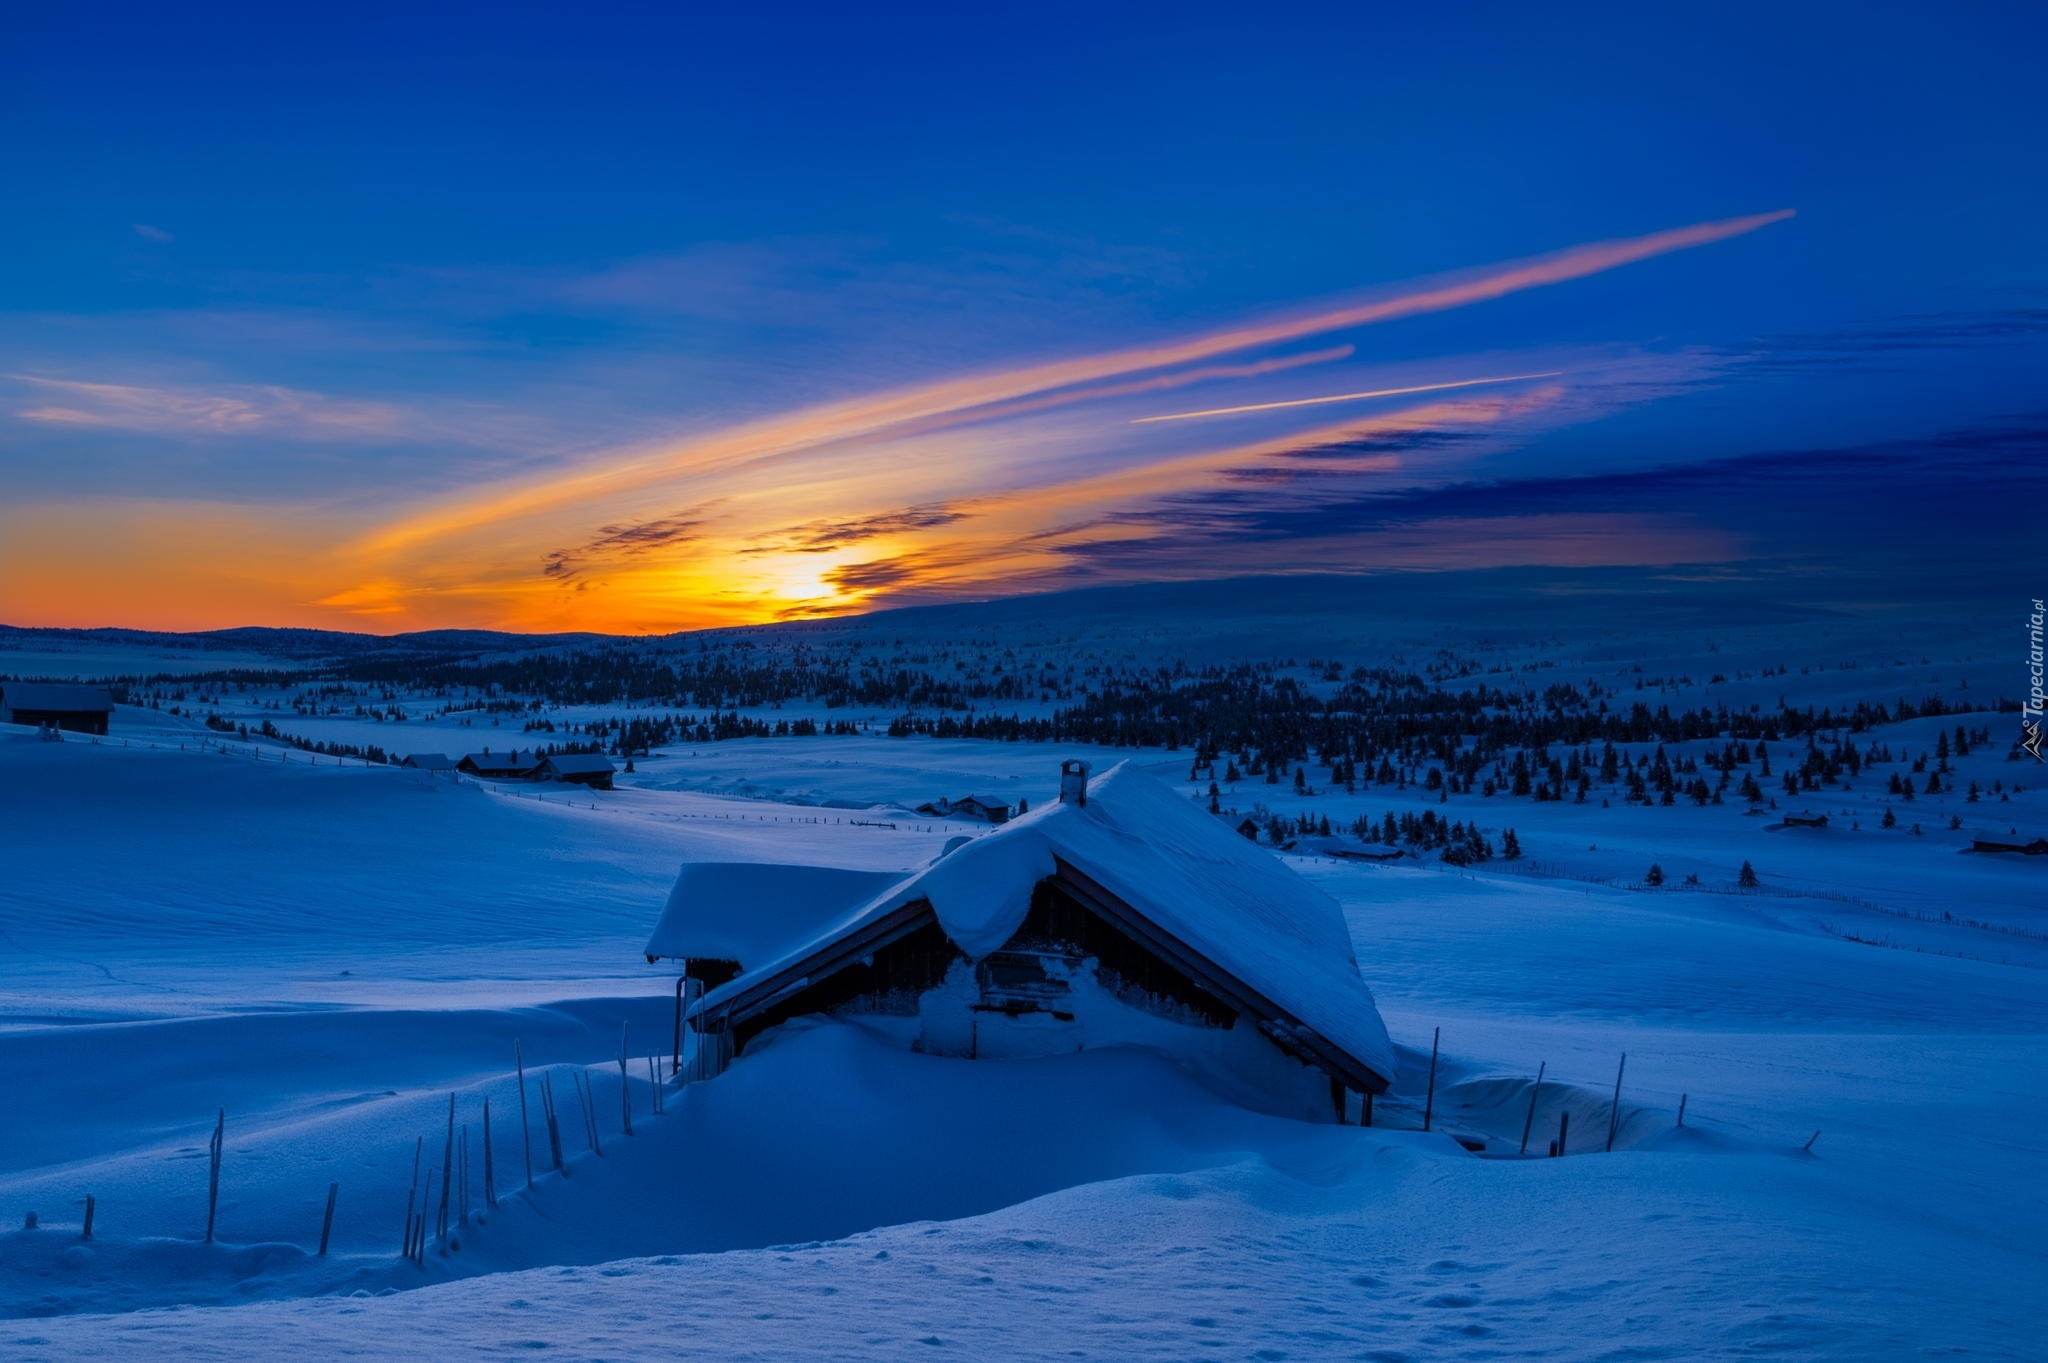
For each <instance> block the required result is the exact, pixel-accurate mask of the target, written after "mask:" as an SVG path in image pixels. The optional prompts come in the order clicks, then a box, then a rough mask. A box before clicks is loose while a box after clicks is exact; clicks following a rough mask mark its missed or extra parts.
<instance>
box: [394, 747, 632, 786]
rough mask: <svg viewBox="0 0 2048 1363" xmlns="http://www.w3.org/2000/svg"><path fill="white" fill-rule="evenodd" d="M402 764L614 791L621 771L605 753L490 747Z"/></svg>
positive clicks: (410, 758)
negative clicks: (614, 781) (615, 776)
mask: <svg viewBox="0 0 2048 1363" xmlns="http://www.w3.org/2000/svg"><path fill="white" fill-rule="evenodd" d="M398 765H399V766H401V767H412V768H414V769H416V770H419V771H459V772H462V773H463V774H464V775H467V776H480V777H482V778H484V779H485V780H487V781H561V782H565V783H567V784H569V785H574V786H588V787H590V788H591V789H592V790H610V789H611V788H612V776H613V774H614V773H615V772H617V771H618V768H617V767H615V766H613V765H612V762H611V759H610V758H608V757H605V756H604V755H602V754H601V753H566V752H563V753H549V754H547V755H545V756H543V755H541V754H540V753H536V752H520V751H518V750H516V749H515V750H513V751H512V752H501V753H494V752H492V751H491V750H490V749H489V748H485V749H484V750H483V751H482V752H473V753H468V754H465V755H464V756H462V757H461V758H453V757H449V756H447V755H446V754H444V753H437V752H416V753H411V754H409V755H407V756H405V757H402V758H400V759H399V760H398Z"/></svg>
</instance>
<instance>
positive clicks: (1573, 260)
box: [362, 209, 1792, 553]
mask: <svg viewBox="0 0 2048 1363" xmlns="http://www.w3.org/2000/svg"><path fill="white" fill-rule="evenodd" d="M1791 216H1792V211H1791V210H1789V209H1787V210H1782V211H1779V212H1775V213H1760V214H1755V215H1752V216H1749V217H1742V218H1729V219H1726V220H1723V221H1720V222H1709V223H1700V224H1696V225H1694V226H1690V227H1680V228H1674V229H1671V230H1669V231H1664V232H1653V233H1650V234H1649V235H1647V236H1641V237H1631V238H1627V239H1623V240H1618V241H1605V242H1594V243H1590V244H1587V245H1583V246H1575V247H1572V248H1570V249H1568V250H1564V251H1559V252H1555V253H1553V254H1550V255H1545V256H1539V257H1536V258H1534V259H1530V260H1524V261H1518V262H1514V263H1511V264H1506V265H1497V266H1493V267H1490V268H1487V269H1482V270H1477V271H1473V272H1470V273H1468V274H1467V275H1465V276H1462V277H1459V278H1455V279H1451V280H1446V281H1443V282H1439V283H1435V284H1431V285H1426V286H1423V287H1420V288H1411V289H1408V290H1405V291H1400V292H1395V293H1392V294H1390V295H1386V296H1382V297H1377V298H1373V299H1371V300H1368V301H1364V302H1358V303H1352V304H1346V305H1343V306H1339V307H1326V308H1322V309H1317V310H1314V311H1309V312H1300V313H1293V314H1288V315H1283V316H1279V317H1275V318H1271V319H1268V320H1266V321H1261V322H1254V323H1249V324H1246V325H1244V326H1239V327H1233V328H1228V329H1225V330H1222V331H1214V332H1208V333H1205V334H1203V335H1199V336H1193V337H1188V338H1186V339H1183V340H1179V341H1172V342H1166V343H1161V344H1154V345H1146V346H1133V347H1127V348H1124V349H1120V350H1114V351H1107V352H1103V353H1100V354H1095V355H1084V356H1079V357H1076V358H1073V359H1067V360H1057V361H1052V362H1050V363H1043V364H1035V365H1025V366H1021V367H1018V368H1013V369H1007V370H1000V371H995V372H992V373H984V374H977V375H972V376H968V377H964V378H959V379H951V380H945V381H942V382H938V383H930V384H921V385H917V386H915V387H911V388H906V389H899V390H897V391H895V392H891V393H884V394H880V395H877V396H875V397H870V398H862V399H857V400H854V401H850V402H840V403H831V404H827V405H824V406H819V407H813V408H809V409H806V410H804V411H800V412H796V413H793V414H790V415H787V416H778V417H773V418H769V419H767V420H763V421H756V422H750V423H747V424H745V425H742V426H737V427H733V428H731V429H728V430H725V431H722V432H718V433H715V434H712V435H708V436H703V437H700V438H697V439H693V440H688V441H684V442H682V443H680V444H673V445H665V446H659V447H656V448H653V449H650V450H645V451H643V452H641V453H638V454H632V455H627V456H623V457H614V458H611V459H607V460H604V461H602V462H597V463H593V464H591V465H589V466H587V467H585V468H582V469H578V470H576V471H574V472H571V473H567V474H562V475H558V476H555V477H552V478H547V479H542V480H539V481H535V482H526V483H520V484H516V485H511V486H504V487H500V488H498V489H496V490H493V491H489V492H486V493H483V494H481V495H475V496H468V497H464V498H461V499H459V500H456V501H454V502H451V503H448V504H446V505H443V506H440V507H436V508H432V509H429V510H425V511H421V512H417V513H414V514H413V515H410V516H406V517H404V518H402V519H400V520H398V521H395V522H393V523H391V524H389V525H386V526H384V527H383V528H382V529H380V530H378V531H376V532H375V533H373V534H372V535H370V536H369V537H367V538H366V539H365V541H364V542H363V544H362V548H363V549H365V550H366V551H368V552H371V553H387V552H391V551H395V550H399V549H404V548H406V547H409V546H412V545H416V544H419V543H421V542H423V541H426V540H431V539H433V538H435V537H438V536H442V535H448V534H453V533H456V532H459V531H463V530H471V529H475V528H477V527H480V526H484V525H489V524H492V523H494V522H498V521H503V520H507V519H511V518H516V517H521V516H527V515H531V514H533V513H536V512H540V511H544V510H548V509H551V508H556V507H561V506H565V505H571V504H575V503H579V502H584V501H591V500H595V499H599V498H602V497H606V496H610V495H616V494H620V493H624V492H628V491H632V490H635V489H639V488H644V487H647V486H649V485H653V484H658V483H665V482H669V481H672V480H675V479H678V478H684V477H691V476H697V477H701V476H704V475H707V474H711V473H715V472H722V471H730V470H733V469H736V468H741V467H745V466H747V465H749V464H751V463H754V462H756V461H759V460H762V459H767V458H773V457H776V456H783V455H789V454H792V453H796V452H799V451H803V450H807V449H816V448H818V447H820V446H824V445H828V444H833V443H836V442H842V441H850V440H856V439H861V438H864V437H870V436H875V435H878V434H881V433H883V432H886V431H889V430H891V429H892V428H894V427H898V426H901V425H903V424H905V423H911V422H917V421H927V420H930V419H932V418H934V417H938V416H942V415H947V414H952V413H959V412H964V411H967V410H969V409H972V408H977V407H987V406H990V405H992V404H996V403H1002V402H1008V401H1013V400H1016V399H1019V398H1025V397H1028V396H1030V395H1033V394H1045V393H1050V392H1052V391H1054V390H1057V389H1061V388H1068V387H1073V386H1076V385H1080V384H1086V383H1091V382H1096V381H1099V380H1102V379H1107V378H1113V377H1116V376H1119V375H1125V374H1136V373H1142V372H1145V371H1148V370H1158V369H1168V368H1173V367H1175V366H1179V365H1185V364H1193V363H1197V362H1199V361H1202V360H1207V359H1212V358H1214V357H1216V356H1219V355H1226V354H1230V353H1231V352H1234V351H1240V350H1250V349H1254V348H1258V347H1262V346H1270V345H1277V344H1281V343H1284V342H1287V341H1292V340H1298V339H1300V338H1301V337H1304V336H1312V335H1316V334H1319V333H1323V332H1330V331H1337V330H1342V329H1346V328H1351V327H1360V326H1368V325H1372V324H1375V323H1379V322H1386V321H1391V320H1394V319H1396V318H1401V317H1411V316H1416V315H1419V314H1422V313H1429V312H1440V311H1444V310H1446V309H1450V308H1458V307H1464V306H1467V305H1469V304H1472V303H1478V302H1483V301H1486V300H1488V299H1493V298H1500V297H1503V296H1505V295H1507V294H1511V293H1517V292H1520V291H1522V290H1525V289H1532V288H1540V287H1543V286H1546V285H1550V284H1559V283H1563V282H1565V281H1567V280H1572V279H1580V278H1584V277H1585V276H1587V275H1591V274H1597V273H1600V272H1601V271H1604V270H1611V269H1615V268H1618V267H1620V266H1623V265H1628V264H1632V263H1634V262H1636V261H1640V260H1647V259H1649V258H1651V257H1653V256H1658V255H1664V254H1667V253H1669V252H1672V251H1679V250H1685V249H1687V248H1690V247H1694V246H1702V245H1706V244H1708V243H1710V242H1716V241H1724V240H1726V239H1728V238H1730V237H1734V236H1740V235H1742V234H1744V233H1747V232H1754V231H1756V230H1757V229H1759V228H1761V227H1765V226H1768V225H1769V224H1771V223H1775V222H1781V221H1783V220H1784V219H1786V218H1789V217H1791Z"/></svg>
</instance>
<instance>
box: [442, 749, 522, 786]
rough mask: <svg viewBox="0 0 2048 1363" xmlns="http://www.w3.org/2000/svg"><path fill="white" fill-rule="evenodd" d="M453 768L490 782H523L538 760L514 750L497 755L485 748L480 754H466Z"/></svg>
mask: <svg viewBox="0 0 2048 1363" xmlns="http://www.w3.org/2000/svg"><path fill="white" fill-rule="evenodd" d="M455 766H456V769H457V770H458V771H463V772H466V773H468V774H469V775H471V776H481V777H483V778H484V779H486V780H490V781H524V780H526V779H528V778H529V777H531V776H532V775H533V773H534V769H535V768H537V767H539V766H540V758H538V757H536V756H534V754H532V753H530V752H525V753H523V752H520V751H519V750H517V749H516V748H515V749H514V750H513V751H511V752H497V753H494V752H492V751H491V750H490V749H489V748H486V749H484V750H483V751H482V752H473V753H469V754H467V755H466V756H464V757H463V759H462V760H461V761H460V762H457V763H456V764H455Z"/></svg>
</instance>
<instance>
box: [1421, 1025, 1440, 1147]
mask: <svg viewBox="0 0 2048 1363" xmlns="http://www.w3.org/2000/svg"><path fill="white" fill-rule="evenodd" d="M1443 1035H1444V1029H1443V1028H1441V1027H1438V1028H1436V1029H1435V1030H1434V1031H1432V1032H1431V1033H1430V1037H1429V1093H1428V1096H1426V1097H1425V1098H1424V1099H1423V1100H1422V1129H1423V1130H1424V1131H1427V1130H1429V1127H1430V1123H1431V1122H1432V1121H1434V1120H1435V1118H1436V1050H1437V1043H1438V1042H1440V1041H1442V1040H1443Z"/></svg>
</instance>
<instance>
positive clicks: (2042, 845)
mask: <svg viewBox="0 0 2048 1363" xmlns="http://www.w3.org/2000/svg"><path fill="white" fill-rule="evenodd" d="M1970 850H1971V851H1972V852H2007V853H2017V854H2019V855H2020V856H2024V857H2040V856H2048V837H2043V836H2041V835H2039V834H2034V833H2021V832H2019V831H2018V830H2017V829H2014V830H2011V831H2009V832H2007V833H2006V834H2005V835H2004V836H2003V837H2000V836H1998V835H1996V834H1994V835H1992V836H1990V837H1985V838H1972V839H1970Z"/></svg>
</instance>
